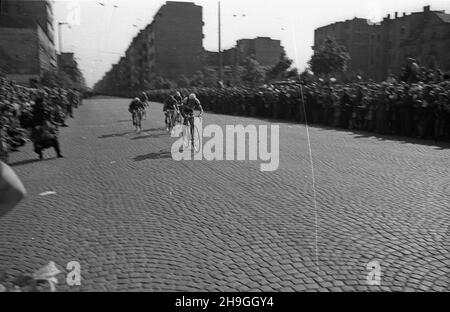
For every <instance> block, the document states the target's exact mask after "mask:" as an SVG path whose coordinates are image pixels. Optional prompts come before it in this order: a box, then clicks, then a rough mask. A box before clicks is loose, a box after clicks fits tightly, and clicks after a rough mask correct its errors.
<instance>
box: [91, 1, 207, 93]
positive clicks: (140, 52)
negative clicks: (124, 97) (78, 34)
mask: <svg viewBox="0 0 450 312" xmlns="http://www.w3.org/2000/svg"><path fill="white" fill-rule="evenodd" d="M202 14H203V13H202V7H201V6H198V5H195V4H194V3H191V2H176V1H167V2H166V4H164V5H163V6H162V7H161V8H160V9H159V10H158V12H157V13H156V14H155V16H154V18H153V21H152V22H151V23H150V24H149V25H147V26H146V27H145V28H144V29H143V30H141V31H140V32H139V33H138V34H137V35H136V36H135V37H134V38H133V40H132V42H131V44H130V45H129V47H128V49H127V50H126V52H125V56H124V59H123V61H121V63H120V62H119V63H118V64H115V65H113V68H112V70H111V71H110V72H108V73H107V74H106V75H105V76H104V77H103V80H105V81H109V82H110V83H111V84H113V85H116V83H115V82H114V83H112V82H111V81H112V79H111V75H113V74H114V73H118V72H120V73H124V74H127V75H128V76H126V78H125V77H123V76H122V77H120V78H119V79H120V80H123V79H127V78H128V79H129V86H128V88H129V89H131V90H134V89H138V88H143V87H147V85H148V83H149V82H150V81H151V80H152V79H154V78H155V77H158V76H159V77H163V78H167V79H171V80H176V79H177V78H178V77H179V76H181V75H185V76H192V75H193V74H194V73H195V72H197V71H199V70H202V68H203V65H204V57H203V56H204V52H203V37H204V35H203V20H202V18H203V17H202ZM124 67H128V68H127V69H125V68H124ZM119 68H120V70H119ZM98 86H104V87H106V86H105V83H103V82H102V81H101V82H99V83H98V84H97V86H96V87H98Z"/></svg>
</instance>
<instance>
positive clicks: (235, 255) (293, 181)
mask: <svg viewBox="0 0 450 312" xmlns="http://www.w3.org/2000/svg"><path fill="white" fill-rule="evenodd" d="M128 102H129V101H128V100H123V99H115V98H94V99H91V100H87V101H85V104H84V105H83V106H82V107H81V108H79V109H78V110H77V111H76V114H75V115H76V118H75V119H74V120H71V121H70V123H69V125H70V127H69V128H62V129H61V135H60V138H61V145H62V151H63V153H64V155H65V158H64V159H57V158H53V157H54V156H55V155H54V154H53V151H52V150H48V151H46V157H47V159H46V160H44V161H40V162H39V161H35V160H36V155H35V154H34V153H33V152H32V147H31V144H28V145H27V146H26V147H25V148H23V149H22V151H20V152H17V153H14V154H13V155H12V162H13V163H14V169H15V170H16V171H17V173H18V174H19V176H20V177H21V178H22V179H23V182H24V183H25V185H26V188H27V190H28V193H29V195H28V198H27V199H26V200H24V201H23V202H22V203H21V204H20V205H19V206H17V207H16V208H15V209H14V210H13V211H12V212H10V213H9V214H7V215H6V216H4V217H3V218H1V219H0V267H1V268H5V269H7V270H8V271H9V272H10V273H11V274H13V275H16V274H19V273H26V272H33V271H35V270H36V269H37V268H39V267H41V266H43V265H45V264H46V263H48V262H49V261H55V262H56V263H57V264H58V265H60V266H61V267H65V265H66V263H67V262H69V261H72V260H76V261H79V262H80V264H81V275H82V284H81V286H73V287H69V286H67V285H66V284H65V279H64V276H63V275H61V276H60V279H59V285H58V290H62V291H80V290H81V291H93V290H95V291H106V290H108V291H133V290H145V291H249V290H251V291H316V290H319V291H380V290H385V291H444V290H447V291H448V290H450V287H449V268H450V255H449V239H448V238H449V226H450V225H449V222H450V221H449V220H450V198H449V197H450V196H449V194H450V166H449V164H450V145H448V144H447V145H445V144H441V145H439V144H433V142H431V143H430V142H429V143H428V144H425V143H426V142H423V141H418V142H405V141H402V139H401V138H394V139H391V138H388V137H384V138H377V137H373V136H371V135H368V134H364V133H362V134H355V133H352V132H346V131H336V130H333V129H324V128H317V127H311V128H310V137H311V147H312V153H313V160H314V169H315V186H316V198H317V208H316V209H315V208H314V197H313V188H312V177H311V166H310V161H309V152H308V144H307V136H306V129H305V127H304V126H303V125H298V124H289V123H280V167H279V169H278V170H277V171H273V172H261V171H260V170H259V164H260V162H259V161H206V160H202V161H175V160H173V159H172V158H171V155H170V148H171V144H172V142H174V141H175V138H171V137H170V136H169V135H168V134H167V133H165V131H164V129H163V126H164V123H163V114H162V106H161V105H160V104H156V103H155V104H152V105H151V107H150V112H149V113H148V117H147V119H146V120H144V121H143V126H144V131H143V132H142V133H141V134H135V133H134V132H133V129H132V127H131V121H130V117H129V114H128V112H127V106H128ZM269 123H270V122H269V121H264V120H259V119H254V118H243V117H236V116H225V115H216V114H208V113H207V114H205V116H204V124H219V125H225V124H244V125H247V124H258V125H259V124H269ZM47 191H54V192H56V194H49V195H46V196H42V195H39V194H41V193H43V192H47ZM316 217H317V222H316ZM316 224H317V227H316ZM316 239H317V240H316ZM316 242H317V243H316ZM316 250H317V253H316ZM316 256H317V257H316ZM373 260H376V261H378V262H379V264H380V268H381V285H380V286H370V285H368V283H367V280H366V278H367V275H368V273H369V270H368V269H367V268H366V266H367V264H368V263H369V262H370V261H373ZM317 261H318V265H319V266H317Z"/></svg>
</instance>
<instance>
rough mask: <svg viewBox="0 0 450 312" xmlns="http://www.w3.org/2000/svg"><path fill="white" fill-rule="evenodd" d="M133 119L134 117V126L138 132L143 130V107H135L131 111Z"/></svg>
mask: <svg viewBox="0 0 450 312" xmlns="http://www.w3.org/2000/svg"><path fill="white" fill-rule="evenodd" d="M131 115H132V119H133V126H134V127H136V132H137V133H140V132H141V131H142V124H141V123H142V116H143V110H142V109H135V110H133V112H132V113H131Z"/></svg>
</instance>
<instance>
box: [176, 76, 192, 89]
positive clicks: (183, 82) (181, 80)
mask: <svg viewBox="0 0 450 312" xmlns="http://www.w3.org/2000/svg"><path fill="white" fill-rule="evenodd" d="M190 84H191V82H190V80H189V78H188V77H186V76H185V75H181V76H180V77H178V79H177V86H178V87H179V88H188V87H189V86H190Z"/></svg>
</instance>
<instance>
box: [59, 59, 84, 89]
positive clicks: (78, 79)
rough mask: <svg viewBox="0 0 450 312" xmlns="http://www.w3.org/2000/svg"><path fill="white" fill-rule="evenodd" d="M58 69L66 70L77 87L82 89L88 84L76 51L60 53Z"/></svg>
mask: <svg viewBox="0 0 450 312" xmlns="http://www.w3.org/2000/svg"><path fill="white" fill-rule="evenodd" d="M58 69H59V70H61V71H63V72H65V73H66V74H67V75H68V76H69V77H70V79H71V80H72V82H73V83H74V86H75V87H78V88H79V89H81V88H84V87H85V86H86V84H85V81H84V77H83V74H82V73H81V71H80V69H79V67H78V62H77V61H76V59H75V54H74V53H61V54H58Z"/></svg>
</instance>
